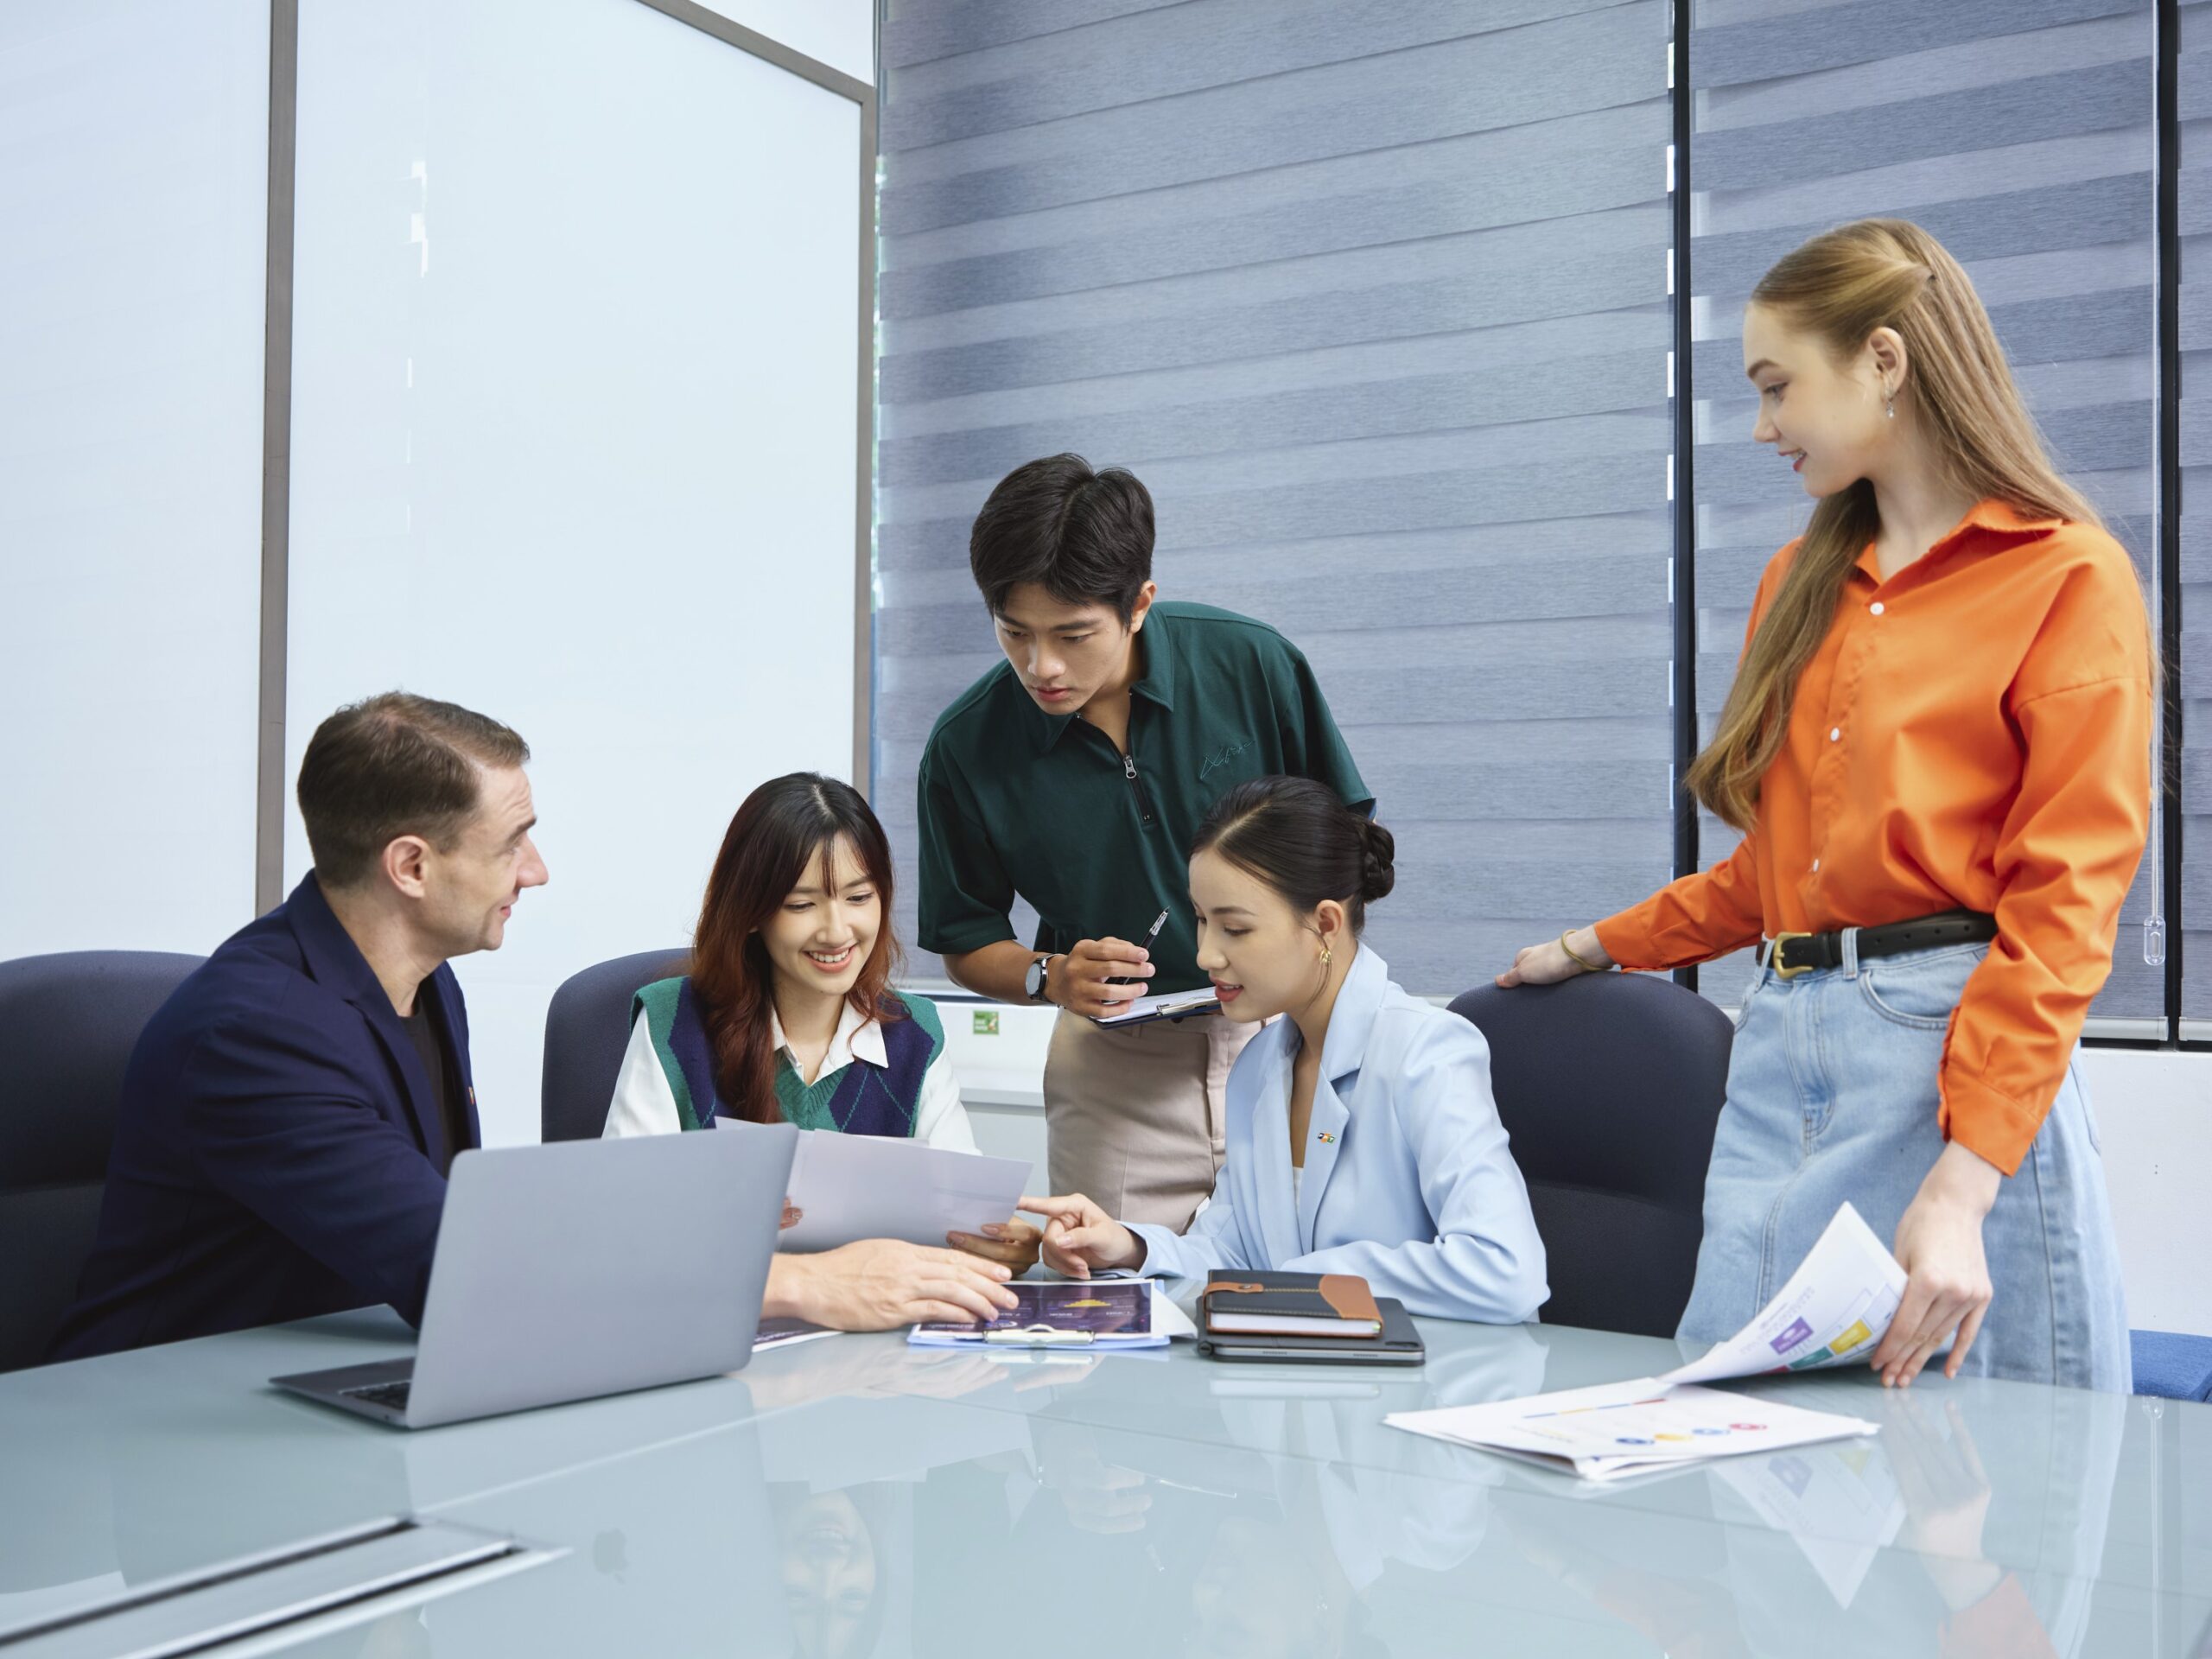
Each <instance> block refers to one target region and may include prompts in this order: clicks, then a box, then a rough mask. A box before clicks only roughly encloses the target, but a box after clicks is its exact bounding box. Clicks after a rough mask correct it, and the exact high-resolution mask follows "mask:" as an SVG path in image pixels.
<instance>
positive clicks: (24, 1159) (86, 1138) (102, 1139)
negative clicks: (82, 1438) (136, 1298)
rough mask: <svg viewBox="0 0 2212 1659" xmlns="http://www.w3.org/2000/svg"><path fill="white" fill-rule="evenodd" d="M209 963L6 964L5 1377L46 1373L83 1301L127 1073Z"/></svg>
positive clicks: (63, 959) (95, 958) (88, 953)
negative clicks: (134, 1053)
mask: <svg viewBox="0 0 2212 1659" xmlns="http://www.w3.org/2000/svg"><path fill="white" fill-rule="evenodd" d="M203 960H204V958H202V957H181V956H171V955H169V954H168V953H166V952H162V951H154V950H72V951H68V952H66V953H64V954H62V955H60V956H51V957H18V958H17V959H16V961H13V962H0V1262H4V1263H6V1267H5V1268H4V1269H0V1371H10V1370H17V1369H19V1368H21V1367H22V1366H25V1365H35V1364H37V1363H39V1361H40V1360H41V1358H43V1357H45V1354H46V1345H47V1344H48V1342H49V1341H50V1340H52V1338H53V1336H54V1329H55V1327H56V1326H58V1325H60V1323H61V1316H62V1315H63V1314H64V1313H67V1312H68V1310H69V1304H70V1303H71V1302H72V1301H73V1300H74V1299H75V1297H76V1294H77V1277H78V1275H79V1274H80V1273H81V1272H83V1270H84V1266H85V1258H86V1255H89V1254H91V1251H92V1236H93V1234H94V1232H95V1231H96V1230H98V1228H99V1218H100V1194H101V1193H102V1192H105V1190H106V1187H107V1154H108V1146H109V1143H110V1142H111V1141H113V1140H114V1138H115V1109H116V1105H117V1103H118V1101H119V1100H120V1098H121V1097H122V1094H123V1069H124V1066H125V1065H127V1064H129V1062H130V1051H131V1050H132V1049H133V1048H135V1047H137V1044H138V1033H140V1032H141V1031H143V1030H144V1029H145V1026H146V1021H147V1020H150V1019H151V1018H153V1015H154V1011H155V1010H156V1009H157V1008H159V1007H161V1006H162V1003H164V1002H166V1001H168V998H169V993H170V992H172V991H174V990H175V989H176V988H177V986H178V985H179V984H180V983H181V982H182V981H183V979H184V976H186V975H187V974H188V973H190V972H191V971H192V970H193V969H195V968H197V967H198V966H199V965H200V963H201V962H202V961H203Z"/></svg>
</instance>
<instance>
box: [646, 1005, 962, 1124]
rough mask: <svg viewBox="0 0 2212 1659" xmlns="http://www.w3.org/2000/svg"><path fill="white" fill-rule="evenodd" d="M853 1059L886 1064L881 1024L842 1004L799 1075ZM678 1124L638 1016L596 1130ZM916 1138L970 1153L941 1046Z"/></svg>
mask: <svg viewBox="0 0 2212 1659" xmlns="http://www.w3.org/2000/svg"><path fill="white" fill-rule="evenodd" d="M768 1019H769V1035H770V1037H771V1038H772V1039H773V1041H774V1043H775V1045H776V1052H777V1053H778V1054H779V1056H780V1057H781V1058H783V1059H785V1061H787V1062H788V1063H790V1064H791V1065H793V1066H794V1067H796V1066H797V1065H798V1059H797V1058H796V1057H795V1056H794V1055H793V1054H792V1053H791V1042H790V1039H788V1038H787V1037H786V1036H785V1033H784V1022H783V1021H782V1020H780V1019H778V1018H777V1016H776V1014H775V1013H774V1011H773V1010H772V1009H771V1010H770V1012H769V1015H768ZM855 1060H858V1061H861V1062H862V1063H863V1064H865V1065H874V1066H883V1065H889V1064H890V1057H889V1054H888V1052H887V1050H886V1049H885V1047H884V1044H883V1022H882V1021H881V1020H876V1019H874V1018H873V1017H871V1016H869V1015H867V1014H861V1011H860V1010H859V1009H857V1008H855V1007H853V1006H852V1004H851V1003H849V1002H848V1003H847V1004H846V1005H845V1008H844V1012H843V1013H842V1014H839V1015H838V1017H837V1031H836V1035H835V1036H833V1037H832V1038H830V1039H829V1052H826V1053H825V1054H823V1057H822V1065H821V1066H820V1067H819V1068H818V1069H817V1071H816V1072H815V1074H814V1076H813V1077H804V1074H802V1081H804V1082H806V1083H809V1084H812V1083H815V1082H817V1081H819V1080H820V1079H821V1078H823V1077H828V1076H829V1075H830V1074H831V1073H832V1072H834V1071H842V1070H843V1069H844V1068H845V1067H846V1066H848V1065H851V1064H853V1062H854V1061H855ZM682 1128H683V1117H682V1116H681V1114H679V1113H678V1112H677V1109H676V1091H675V1090H672V1089H671V1088H670V1087H669V1086H668V1073H667V1072H666V1071H663V1070H662V1069H661V1063H660V1055H659V1054H658V1052H656V1051H655V1050H654V1048H653V1039H652V1030H651V1029H650V1027H648V1025H647V1023H646V1021H645V1018H644V1016H643V1015H640V1016H639V1018H638V1019H637V1020H634V1021H632V1024H631V1027H630V1046H629V1047H628V1048H627V1049H626V1050H625V1051H624V1052H623V1055H622V1069H621V1070H620V1071H619V1072H617V1073H616V1074H615V1078H614V1098H613V1102H612V1103H610V1104H609V1105H608V1107H607V1128H605V1129H604V1130H603V1131H602V1133H603V1134H605V1135H609V1136H614V1135H674V1134H676V1133H677V1132H678V1131H680V1130H681V1129H682ZM914 1139H915V1140H917V1141H921V1142H922V1143H923V1144H924V1145H925V1146H931V1147H938V1149H939V1150H941V1151H949V1152H974V1151H975V1150H976V1131H975V1129H974V1128H972V1127H971V1126H970V1125H969V1122H968V1109H967V1108H966V1107H965V1106H963V1105H962V1104H961V1103H960V1079H959V1078H958V1077H956V1076H954V1075H953V1071H952V1065H951V1062H950V1060H949V1059H948V1058H947V1057H946V1054H945V1051H944V1049H943V1048H940V1049H938V1052H936V1053H935V1054H933V1055H931V1057H930V1065H929V1070H928V1071H925V1072H924V1073H923V1074H922V1093H921V1098H920V1100H919V1101H918V1102H917V1103H916V1106H915V1120H914Z"/></svg>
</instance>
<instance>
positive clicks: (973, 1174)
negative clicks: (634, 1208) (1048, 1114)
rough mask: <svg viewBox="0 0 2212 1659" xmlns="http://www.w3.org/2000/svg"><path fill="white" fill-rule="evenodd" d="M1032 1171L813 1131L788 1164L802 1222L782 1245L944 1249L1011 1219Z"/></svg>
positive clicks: (874, 1138) (912, 1145)
mask: <svg viewBox="0 0 2212 1659" xmlns="http://www.w3.org/2000/svg"><path fill="white" fill-rule="evenodd" d="M715 1127H716V1128H726V1129H734V1130H738V1131H743V1130H746V1129H749V1128H753V1125H752V1124H750V1123H741V1122H734V1121H733V1120H731V1119H728V1118H716V1119H715ZM1029 1171H1030V1166H1029V1165H1028V1164H1027V1162H1025V1161H1024V1160H1020V1159H1016V1158H984V1157H981V1156H979V1155H977V1154H975V1153H972V1152H946V1151H943V1150H941V1149H939V1148H938V1147H929V1146H925V1145H923V1144H922V1143H921V1142H920V1141H894V1140H892V1139H891V1138H889V1137H888V1136H887V1135H839V1134H837V1133H836V1131H834V1130H828V1129H809V1130H807V1131H805V1132H804V1134H802V1135H800V1136H799V1138H798V1152H797V1153H796V1154H794V1155H793V1156H792V1159H791V1204H792V1205H793V1206H794V1207H795V1208H796V1209H797V1210H798V1212H799V1218H798V1223H797V1224H796V1225H794V1226H791V1227H789V1228H786V1229H785V1231H784V1235H783V1237H782V1238H781V1240H780V1241H779V1243H778V1245H777V1248H778V1249H785V1250H834V1249H836V1248H837V1247H838V1246H839V1245H841V1244H850V1243H854V1242H855V1240H857V1239H863V1238H900V1239H904V1240H906V1243H909V1244H931V1245H935V1246H936V1247H937V1248H938V1249H944V1236H945V1235H946V1234H947V1233H953V1232H960V1233H972V1232H976V1231H978V1230H981V1229H982V1227H983V1226H985V1225H986V1224H993V1223H997V1222H1002V1221H1005V1220H1007V1219H1008V1218H1009V1217H1012V1216H1013V1214H1014V1211H1015V1210H1016V1209H1017V1208H1019V1207H1020V1202H1021V1192H1022V1188H1023V1186H1024V1185H1025V1184H1026V1183H1027V1181H1028V1179H1029Z"/></svg>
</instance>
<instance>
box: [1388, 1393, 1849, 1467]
mask: <svg viewBox="0 0 2212 1659" xmlns="http://www.w3.org/2000/svg"><path fill="white" fill-rule="evenodd" d="M1383 1421H1385V1422H1387V1423H1389V1425H1390V1426H1391V1427H1394V1428H1404V1429H1410V1430H1412V1431H1413V1432H1414V1433H1416V1434H1426V1435H1427V1436H1428V1437H1429V1438H1430V1439H1432V1440H1448V1441H1451V1442H1452V1443H1453V1444H1454V1445H1458V1446H1472V1447H1474V1448H1476V1449H1477V1450H1478V1451H1484V1452H1504V1453H1505V1454H1506V1455H1507V1456H1509V1457H1518V1458H1522V1459H1529V1460H1532V1461H1535V1462H1537V1463H1543V1464H1549V1465H1554V1467H1557V1468H1560V1469H1569V1470H1572V1471H1573V1472H1574V1473H1576V1474H1578V1475H1580V1476H1581V1477H1583V1478H1585V1479H1587V1480H1618V1479H1619V1478H1621V1477H1622V1476H1624V1475H1634V1474H1643V1473H1648V1472H1649V1471H1652V1470H1655V1469H1665V1468H1671V1467H1675V1466H1677V1465H1681V1464H1685V1463H1695V1462H1699V1461H1701V1460H1703V1459H1708V1458H1732V1457H1742V1456H1744V1455H1745V1454H1746V1453H1749V1452H1777V1451H1781V1450H1783V1449H1784V1448H1786V1447H1789V1446H1809V1445H1812V1444H1814V1443H1815V1442H1817V1441H1821V1440H1844V1439H1847V1438H1849V1437H1851V1436H1853V1435H1858V1434H1872V1433H1875V1432H1876V1428H1877V1425H1875V1424H1872V1423H1869V1422H1865V1421H1860V1420H1859V1418H1856V1417H1839V1416H1836V1415H1834V1414H1832V1413H1829V1412H1824V1411H1805V1410H1802V1409H1801V1408H1798V1407H1796V1406H1785V1405H1783V1404H1782V1403H1781V1402H1778V1401H1774V1400H1753V1399H1750V1398H1748V1397H1746V1396H1745V1395H1736V1394H1723V1393H1722V1392H1720V1390H1719V1389H1701V1388H1698V1387H1696V1386H1694V1385H1684V1386H1678V1387H1675V1388H1669V1387H1668V1386H1667V1385H1666V1384H1665V1383H1662V1382H1661V1381H1660V1380H1659V1379H1658V1378H1656V1377H1650V1376H1640V1377H1637V1378H1636V1379H1635V1380H1634V1381H1632V1382H1628V1383H1606V1384H1605V1385H1604V1386H1602V1387H1599V1388H1595V1389H1568V1390H1567V1391H1566V1392H1565V1393H1562V1394H1540V1395H1535V1397H1534V1398H1533V1399H1528V1400H1508V1401H1504V1402H1501V1403H1499V1404H1497V1405H1489V1406H1455V1407H1452V1408H1446V1409H1445V1410H1442V1411H1395V1412H1392V1413H1391V1414H1389V1416H1388V1417H1386V1418H1384V1419H1383Z"/></svg>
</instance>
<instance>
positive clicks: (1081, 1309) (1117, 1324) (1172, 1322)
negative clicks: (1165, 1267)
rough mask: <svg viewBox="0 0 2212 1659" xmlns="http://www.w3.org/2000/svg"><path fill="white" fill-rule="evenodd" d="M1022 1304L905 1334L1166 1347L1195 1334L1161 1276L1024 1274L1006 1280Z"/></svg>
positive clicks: (924, 1344) (933, 1339)
mask: <svg viewBox="0 0 2212 1659" xmlns="http://www.w3.org/2000/svg"><path fill="white" fill-rule="evenodd" d="M1007 1289H1008V1290H1011V1291H1012V1292H1013V1293H1014V1295H1015V1296H1016V1297H1017V1298H1018V1299H1019V1300H1020V1306H1019V1307H1017V1308H1015V1309H1014V1312H1012V1313H1006V1314H1002V1315H1001V1316H1000V1317H999V1318H998V1319H994V1320H992V1321H991V1323H990V1324H988V1325H916V1326H915V1327H914V1328H913V1329H912V1331H910V1332H907V1333H906V1340H907V1341H908V1342H910V1343H912V1344H914V1345H915V1346H916V1347H918V1348H985V1347H995V1346H998V1347H1003V1346H1013V1347H1017V1348H1030V1347H1035V1348H1075V1349H1081V1350H1083V1351H1087V1352H1090V1353H1098V1352H1101V1351H1119V1350H1124V1349H1131V1348H1165V1347H1166V1345H1167V1343H1168V1340H1169V1339H1170V1338H1173V1337H1187V1336H1193V1335H1195V1334H1196V1333H1197V1331H1196V1327H1195V1326H1193V1325H1192V1323H1191V1320H1190V1316H1189V1315H1187V1314H1186V1313H1184V1312H1183V1310H1182V1309H1181V1308H1179V1307H1178V1306H1175V1302H1174V1300H1173V1298H1172V1297H1169V1296H1166V1295H1164V1294H1161V1292H1160V1281H1157V1280H1154V1279H1117V1280H1114V1281H1110V1282H1108V1283H1104V1284H1100V1283H1096V1282H1090V1283H1086V1282H1084V1281H1080V1280H1040V1279H1020V1280H1016V1281H1014V1283H1013V1284H1011V1285H1008V1286H1007Z"/></svg>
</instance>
